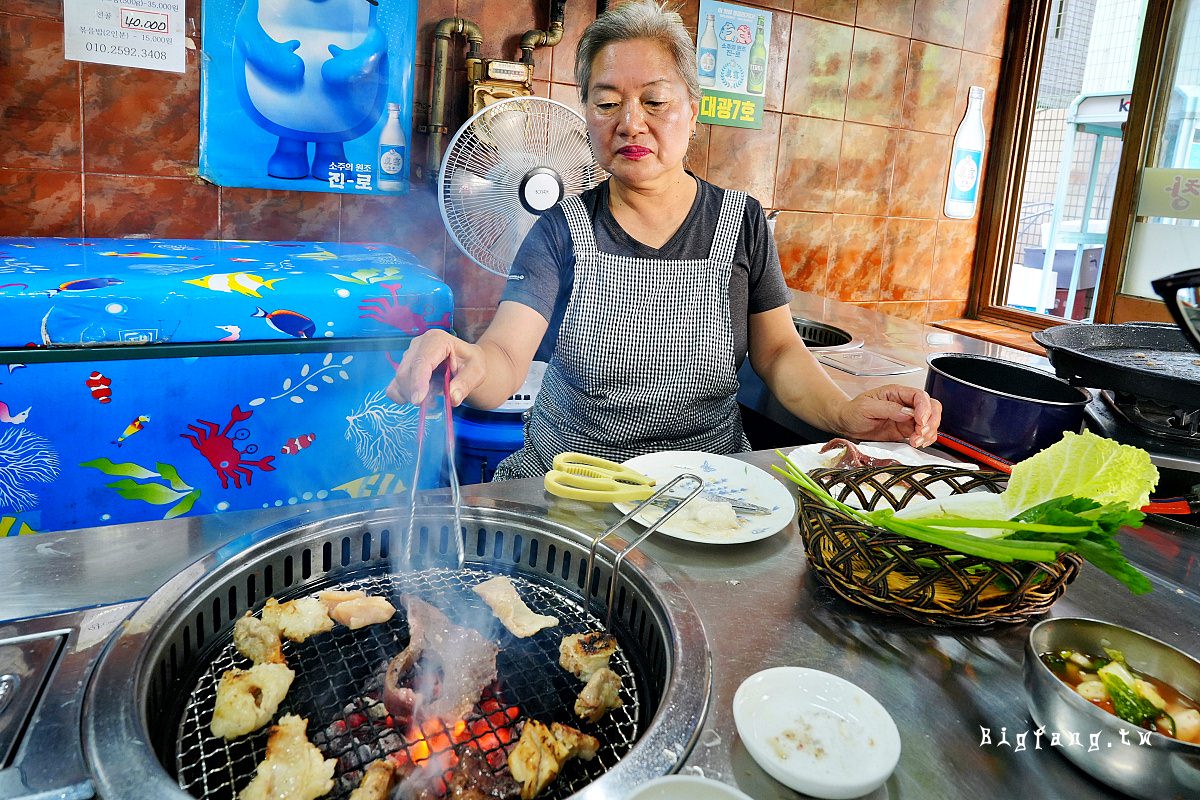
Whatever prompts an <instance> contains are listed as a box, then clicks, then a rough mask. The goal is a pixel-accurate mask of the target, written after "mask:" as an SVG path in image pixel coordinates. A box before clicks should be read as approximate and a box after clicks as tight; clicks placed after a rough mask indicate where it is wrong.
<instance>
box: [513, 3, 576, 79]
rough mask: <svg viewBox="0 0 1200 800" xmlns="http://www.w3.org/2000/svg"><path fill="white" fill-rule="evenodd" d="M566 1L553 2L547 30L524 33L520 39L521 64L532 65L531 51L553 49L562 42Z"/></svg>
mask: <svg viewBox="0 0 1200 800" xmlns="http://www.w3.org/2000/svg"><path fill="white" fill-rule="evenodd" d="M566 8H567V0H554V5H553V6H551V8H550V27H549V28H548V29H547V30H544V31H540V30H531V31H525V35H524V36H522V37H521V62H522V63H523V64H532V63H533V51H534V50H535V49H537V48H539V47H554V45H556V44H558V43H559V42H561V41H562V36H563V17H564V16H565V15H566Z"/></svg>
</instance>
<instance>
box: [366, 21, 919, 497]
mask: <svg viewBox="0 0 1200 800" xmlns="http://www.w3.org/2000/svg"><path fill="white" fill-rule="evenodd" d="M575 77H576V80H577V82H578V84H579V87H580V95H581V99H582V101H583V105H584V108H585V118H586V120H587V127H588V135H589V138H590V140H591V145H592V150H593V152H594V153H595V156H596V159H597V160H598V161H599V163H600V165H601V166H603V167H604V169H606V170H607V171H608V172H609V173H610V174H611V176H612V177H611V178H610V179H609V180H607V181H605V182H604V183H603V184H601V185H600V186H599V187H597V188H595V189H593V190H590V191H588V192H585V193H584V194H582V195H581V196H579V197H571V198H567V199H565V200H564V201H563V202H562V203H560V204H559V206H557V207H556V208H554V209H551V210H550V211H548V212H547V213H545V214H544V215H543V216H542V217H541V219H539V220H538V222H537V223H536V224H535V225H534V227H533V228H532V230H531V231H530V233H529V235H528V237H527V238H526V240H525V242H524V243H523V244H522V246H521V249H520V251H519V252H518V253H517V257H516V259H515V261H514V262H513V267H512V270H511V275H510V280H509V283H508V285H507V287H506V288H505V291H504V294H503V296H502V298H501V302H500V306H499V308H498V309H497V312H496V316H495V318H494V319H493V321H492V323H491V325H489V326H488V329H487V330H486V331H485V332H484V333H483V335H482V336H481V337H480V338H479V341H478V342H477V343H476V344H469V343H467V342H464V341H462V340H461V339H457V338H455V337H453V336H451V335H450V334H448V333H446V332H445V331H430V332H428V333H426V334H423V335H422V336H420V337H418V338H417V339H416V340H414V341H413V343H412V345H411V346H410V347H409V349H408V352H407V353H406V354H405V356H404V358H403V360H402V361H401V362H400V365H399V366H398V368H397V370H396V376H395V378H394V380H393V381H392V383H391V385H390V386H389V387H388V394H389V396H391V397H392V399H394V400H396V401H398V402H405V401H407V402H413V403H419V402H421V401H422V400H423V399H424V396H425V394H426V392H427V391H428V388H429V385H430V377H431V374H432V371H433V370H434V369H435V368H437V367H438V365H440V364H441V363H443V362H448V364H449V369H450V370H451V374H452V376H453V378H452V381H451V384H450V401H451V403H453V404H454V405H458V404H459V403H461V402H462V401H463V400H464V399H469V400H470V402H471V404H472V405H475V406H479V407H483V408H492V407H495V406H497V405H499V404H500V403H502V402H504V401H505V400H506V399H508V397H509V396H510V395H511V394H512V393H513V392H514V391H515V390H516V389H517V388H518V387H519V386H520V384H521V382H522V380H523V379H524V377H525V374H526V372H527V371H528V369H529V365H530V363H531V361H532V360H533V358H534V355H535V353H536V352H537V351H538V349H539V345H540V346H542V347H543V348H544V349H546V350H548V351H550V352H552V354H553V355H552V356H551V357H550V364H549V367H548V368H547V370H546V376H545V380H544V382H543V384H542V389H541V391H540V392H539V394H538V396H537V400H536V402H535V404H534V407H533V409H532V410H531V411H530V413H529V416H528V418H527V420H526V423H525V446H524V447H523V448H522V449H521V450H519V451H517V452H516V453H514V454H513V455H512V456H510V457H509V458H507V459H505V460H504V461H502V462H501V463H500V464H499V465H498V467H497V469H496V474H495V478H496V479H507V478H520V477H532V476H535V475H541V474H543V473H544V472H546V471H547V470H548V469H549V468H550V462H551V460H552V459H553V457H554V456H555V455H556V454H558V453H560V452H563V451H566V450H574V451H581V452H586V453H590V454H592V455H597V456H603V457H605V458H610V459H613V460H616V461H623V460H625V459H627V458H630V457H632V456H635V455H640V454H642V453H647V452H653V451H661V450H702V451H706V452H711V453H719V454H727V453H734V452H739V451H743V450H748V449H749V444H748V442H747V441H746V437H745V434H744V433H743V431H742V424H741V417H740V414H739V412H738V405H737V399H736V394H737V389H738V381H737V370H738V366H739V365H740V363H741V361H742V359H743V358H744V356H745V354H746V353H747V351H749V356H750V360H751V364H752V365H753V367H754V369H755V371H756V372H757V373H758V374H759V375H760V376H761V377H762V378H763V380H764V381H765V382H766V384H767V386H768V387H769V388H770V389H771V391H772V392H773V393H774V395H775V397H776V398H778V399H779V401H780V402H781V403H782V404H783V405H784V406H785V407H786V408H787V409H789V410H790V411H791V412H792V413H794V414H795V415H796V416H798V417H800V418H801V419H804V420H805V421H806V422H808V423H809V424H811V425H813V426H815V427H817V428H820V429H823V430H827V431H832V432H836V433H838V434H840V435H843V436H848V437H852V438H856V439H876V440H879V439H883V440H904V439H907V440H908V442H909V443H910V444H912V445H914V446H924V445H928V444H930V443H932V441H933V439H934V436H935V433H936V430H937V425H938V421H939V419H940V416H941V410H940V406H939V404H938V403H937V401H935V400H931V399H930V398H929V396H928V395H926V394H925V393H924V392H922V391H920V390H919V389H913V388H910V387H905V386H897V385H889V386H884V387H881V388H878V389H873V390H871V391H868V392H865V393H863V394H861V395H859V396H858V397H855V398H854V399H853V400H851V399H850V398H848V397H847V396H846V395H845V393H843V392H842V391H841V390H840V389H839V388H838V387H837V386H836V385H835V384H834V383H833V381H832V380H831V379H830V378H829V376H828V375H827V374H826V373H825V371H824V369H823V368H822V367H821V366H820V365H819V364H818V363H817V361H816V359H815V358H814V357H813V355H812V354H811V353H810V352H809V351H808V349H807V348H806V347H805V346H804V343H803V341H802V340H801V339H800V336H799V335H798V334H797V332H796V328H795V325H794V324H793V323H792V319H791V313H790V311H789V309H788V302H789V300H790V299H791V296H790V292H789V290H788V288H787V285H786V283H785V282H784V278H783V273H782V271H781V269H780V266H779V256H778V253H777V252H776V250H775V245H774V242H773V241H772V239H771V236H770V232H769V230H768V226H767V222H766V218H765V216H764V214H763V209H762V206H761V205H760V204H759V203H758V201H756V200H754V199H753V198H750V197H747V196H746V195H745V194H743V193H741V192H734V191H726V190H723V189H720V188H719V187H717V186H714V185H712V184H710V183H708V182H706V181H703V180H700V179H699V178H696V177H695V176H693V175H692V174H691V173H689V172H688V171H687V170H685V169H684V166H683V161H684V157H685V156H686V154H687V149H688V144H689V141H690V139H691V138H692V137H694V136H695V134H696V121H697V116H698V110H699V100H700V88H699V85H698V83H697V79H696V57H695V49H694V45H693V44H692V40H691V38H690V36H689V35H688V33H687V31H686V29H685V28H684V27H683V24H682V21H681V20H680V18H679V15H678V14H675V13H673V12H669V11H666V10H664V8H663V7H662V6H660V5H658V4H657V3H655V2H652V0H634V2H629V3H625V4H622V5H618V6H615V7H614V8H612V9H610V10H609V11H607V12H606V13H604V14H602V15H601V16H600V17H599V18H597V19H596V21H595V22H593V23H592V25H590V26H589V27H588V29H587V31H585V32H584V35H583V37H582V38H581V39H580V41H579V46H578V49H577V51H576V61H575ZM543 339H545V341H543Z"/></svg>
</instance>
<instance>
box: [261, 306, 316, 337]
mask: <svg viewBox="0 0 1200 800" xmlns="http://www.w3.org/2000/svg"><path fill="white" fill-rule="evenodd" d="M250 316H252V317H264V318H265V319H266V320H267V324H268V325H270V326H271V327H272V328H274V329H275V330H277V331H279V332H280V333H285V334H287V335H288V336H294V337H296V338H297V339H311V338H312V337H313V334H314V333H316V332H317V326H316V325H315V324H313V321H312V320H311V319H309V318H308V317H306V316H304V315H303V314H301V313H299V312H296V311H288V310H287V309H286V308H280V309H276V310H275V311H272V312H271V313H269V314H268V313H267V312H266V311H263V310H262V309H261V308H258V307H255V309H254V313H253V314H251V315H250Z"/></svg>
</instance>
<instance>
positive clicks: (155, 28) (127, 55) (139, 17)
mask: <svg viewBox="0 0 1200 800" xmlns="http://www.w3.org/2000/svg"><path fill="white" fill-rule="evenodd" d="M183 1H184V0H69V2H66V3H64V4H63V39H64V55H65V56H66V57H67V58H68V59H70V60H72V61H90V62H92V63H95V64H113V65H115V66H118V67H136V68H140V69H156V70H162V71H165V72H183V71H184V70H185V68H186V62H185V60H184V56H183V50H184V44H183V42H184V38H185V37H184V31H183V27H184V13H183Z"/></svg>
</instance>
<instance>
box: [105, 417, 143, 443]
mask: <svg viewBox="0 0 1200 800" xmlns="http://www.w3.org/2000/svg"><path fill="white" fill-rule="evenodd" d="M149 421H150V417H149V416H148V415H146V414H142V415H141V416H138V417H136V418H134V420H133V422H131V423H129V424H128V425H126V426H125V432H124V433H122V434H121V435H120V436H118V437H117V440H116V441H115V442H113V444H115V445H116V446H117V447H120V446H121V443H122V442H124V441H125V440H126V439H128V438H129V437H130V436H133V435H134V434H135V433H137V432H138V431H140V430H141V429H142V428H144V427H146V423H147V422H149Z"/></svg>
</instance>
